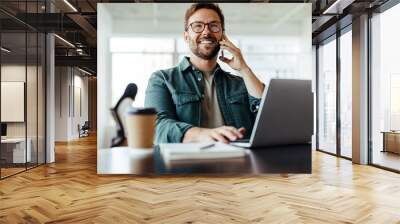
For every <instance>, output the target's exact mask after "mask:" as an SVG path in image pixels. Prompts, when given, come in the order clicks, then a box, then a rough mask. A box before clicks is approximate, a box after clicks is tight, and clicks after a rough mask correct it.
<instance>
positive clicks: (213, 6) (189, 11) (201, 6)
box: [185, 3, 225, 30]
mask: <svg viewBox="0 0 400 224" xmlns="http://www.w3.org/2000/svg"><path fill="white" fill-rule="evenodd" d="M199 9H211V10H214V11H215V12H216V13H217V14H218V16H219V18H220V19H221V25H222V30H225V19H224V14H222V10H221V8H219V6H218V5H217V4H215V3H194V4H192V5H191V6H190V7H189V8H188V9H187V10H186V13H185V30H188V28H189V24H188V22H189V18H190V17H191V16H192V15H193V14H194V13H195V12H196V11H197V10H199Z"/></svg>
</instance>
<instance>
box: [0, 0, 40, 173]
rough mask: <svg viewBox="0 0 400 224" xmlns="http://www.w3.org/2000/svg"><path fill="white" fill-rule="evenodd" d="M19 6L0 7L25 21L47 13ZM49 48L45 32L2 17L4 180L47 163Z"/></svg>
mask: <svg viewBox="0 0 400 224" xmlns="http://www.w3.org/2000/svg"><path fill="white" fill-rule="evenodd" d="M27 3H28V5H26V4H27ZM17 5H18V7H14V6H15V2H14V3H12V2H2V3H0V6H1V7H8V8H13V9H15V10H16V11H15V13H17V14H18V13H19V15H18V16H23V15H24V14H23V13H25V12H28V13H39V12H43V7H42V6H43V5H44V1H31V2H27V1H19V2H18V4H17ZM39 5H40V7H39ZM5 21H6V22H5ZM45 44H46V39H45V35H44V34H43V33H40V31H38V30H36V29H35V28H33V27H31V26H29V25H27V24H25V23H23V22H21V21H18V20H17V19H15V18H14V17H13V16H10V15H8V14H4V13H2V12H0V46H1V57H0V67H1V69H0V71H1V73H0V74H1V75H0V81H1V86H0V90H1V91H0V92H1V105H0V111H1V115H0V118H1V134H2V135H1V144H0V178H5V177H7V176H10V175H13V174H16V173H19V172H22V171H25V170H27V169H29V168H32V167H35V166H37V165H38V164H42V163H44V162H45V59H46V52H45Z"/></svg>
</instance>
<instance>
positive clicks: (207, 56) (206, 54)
mask: <svg viewBox="0 0 400 224" xmlns="http://www.w3.org/2000/svg"><path fill="white" fill-rule="evenodd" d="M201 41H211V42H212V45H213V46H212V47H211V49H207V50H206V49H204V46H201V47H200V46H199V45H202V44H201V43H200V42H201ZM189 47H190V50H191V51H192V52H193V54H194V55H196V56H197V57H199V58H201V59H204V60H211V59H213V58H214V57H215V56H217V54H218V52H219V49H220V45H219V43H218V41H217V40H216V39H215V38H213V37H202V38H199V40H198V41H196V40H195V39H190V41H189Z"/></svg>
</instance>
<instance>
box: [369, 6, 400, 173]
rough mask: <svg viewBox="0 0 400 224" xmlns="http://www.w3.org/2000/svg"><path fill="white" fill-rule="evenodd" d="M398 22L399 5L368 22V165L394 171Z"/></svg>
mask: <svg viewBox="0 0 400 224" xmlns="http://www.w3.org/2000/svg"><path fill="white" fill-rule="evenodd" d="M398 21H400V5H396V6H394V7H392V8H390V9H388V10H386V11H384V12H383V13H380V14H375V15H374V16H373V17H372V19H371V24H372V28H371V29H372V38H371V39H372V74H371V96H372V97H371V102H370V103H371V108H372V111H371V120H372V125H371V134H372V155H371V156H372V163H373V164H375V165H380V166H384V167H388V168H391V169H395V170H400V156H399V154H398V153H400V152H397V149H399V148H400V132H396V131H399V130H400V100H399V99H400V63H399V57H398V54H399V52H400V43H399V40H400V33H399V32H398V29H397V27H398ZM384 132H386V133H387V134H384ZM391 132H393V133H391ZM385 137H387V138H385ZM396 139H397V140H396ZM384 143H385V145H384ZM393 152H395V153H393ZM396 152H397V153H396Z"/></svg>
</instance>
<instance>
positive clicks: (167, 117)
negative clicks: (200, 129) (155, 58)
mask: <svg viewBox="0 0 400 224" xmlns="http://www.w3.org/2000/svg"><path fill="white" fill-rule="evenodd" d="M144 104H145V107H154V108H156V109H157V120H156V134H155V142H154V143H155V144H160V143H171V142H182V140H183V136H184V134H185V133H186V131H187V130H188V129H189V128H191V127H193V125H191V124H188V123H185V122H180V121H178V120H177V116H176V109H175V104H174V102H173V100H172V96H171V92H170V91H169V89H168V87H167V83H166V79H165V76H164V74H163V72H162V71H157V72H155V73H153V74H152V75H151V77H150V80H149V83H148V86H147V90H146V96H145V102H144Z"/></svg>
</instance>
